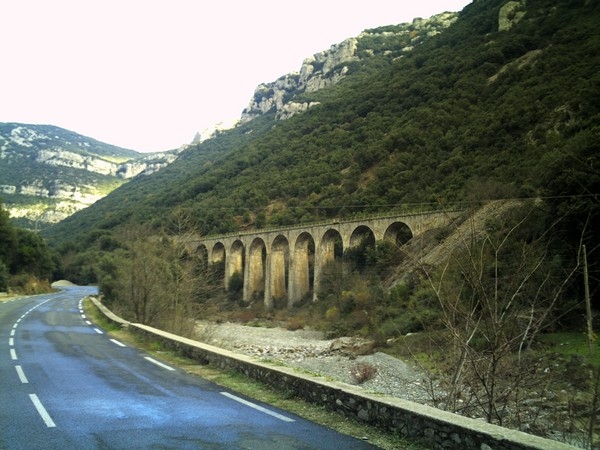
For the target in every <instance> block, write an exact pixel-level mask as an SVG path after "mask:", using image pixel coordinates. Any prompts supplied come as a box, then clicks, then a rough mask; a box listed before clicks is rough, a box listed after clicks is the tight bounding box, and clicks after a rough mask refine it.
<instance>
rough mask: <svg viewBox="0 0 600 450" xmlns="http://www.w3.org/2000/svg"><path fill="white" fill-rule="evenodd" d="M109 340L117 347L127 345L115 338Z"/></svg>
mask: <svg viewBox="0 0 600 450" xmlns="http://www.w3.org/2000/svg"><path fill="white" fill-rule="evenodd" d="M111 342H114V343H115V344H117V345H118V346H119V347H127V346H126V345H125V344H123V343H122V342H119V341H117V340H116V339H111Z"/></svg>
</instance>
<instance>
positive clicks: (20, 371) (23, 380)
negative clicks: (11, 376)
mask: <svg viewBox="0 0 600 450" xmlns="http://www.w3.org/2000/svg"><path fill="white" fill-rule="evenodd" d="M15 369H16V371H17V375H19V380H21V383H23V384H27V383H29V380H28V379H27V377H26V376H25V372H23V369H22V368H21V366H15Z"/></svg>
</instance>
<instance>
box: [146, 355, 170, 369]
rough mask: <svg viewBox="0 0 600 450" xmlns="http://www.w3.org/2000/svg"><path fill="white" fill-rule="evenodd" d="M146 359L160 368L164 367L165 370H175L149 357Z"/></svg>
mask: <svg viewBox="0 0 600 450" xmlns="http://www.w3.org/2000/svg"><path fill="white" fill-rule="evenodd" d="M144 359H147V360H148V361H150V362H151V363H152V364H156V365H157V366H159V367H162V368H163V369H167V370H175V369H173V368H172V367H169V366H167V365H166V364H163V363H161V362H160V361H157V360H155V359H154V358H150V357H149V356H144Z"/></svg>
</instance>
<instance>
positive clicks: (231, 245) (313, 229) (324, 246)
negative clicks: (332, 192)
mask: <svg viewBox="0 0 600 450" xmlns="http://www.w3.org/2000/svg"><path fill="white" fill-rule="evenodd" d="M459 214H460V212H456V211H454V212H427V213H415V214H403V215H388V216H380V217H376V218H368V219H355V220H344V221H341V220H339V221H338V220H332V221H330V222H329V223H315V224H302V225H298V226H291V227H285V228H270V229H259V230H253V231H245V232H237V233H230V234H227V235H224V236H207V237H206V238H202V239H199V240H195V241H193V242H190V243H188V245H189V246H191V247H192V248H190V250H193V251H198V252H201V253H202V254H203V255H205V258H206V261H207V262H209V263H212V264H219V263H220V264H224V270H225V273H224V283H225V289H226V290H229V285H230V284H229V283H230V280H231V277H232V276H233V275H234V274H235V273H238V274H239V275H240V276H243V280H244V287H243V300H244V301H245V302H250V301H252V300H254V299H256V298H257V297H259V296H261V293H262V294H264V303H265V306H266V307H267V308H271V307H272V306H273V302H274V300H281V299H287V305H288V306H291V305H293V304H294V303H296V302H298V301H299V300H301V299H302V298H304V297H305V296H308V295H311V291H312V298H313V300H316V299H317V294H318V292H319V287H320V283H321V277H322V274H323V269H324V267H325V266H326V265H327V264H328V263H329V262H331V261H333V260H334V259H335V257H336V249H337V252H338V254H339V252H340V247H341V252H342V254H343V252H345V251H346V250H347V249H350V248H352V247H356V246H357V245H359V244H360V243H361V242H362V241H363V239H365V238H366V239H369V240H370V241H371V242H372V243H373V245H375V243H376V242H379V241H383V240H389V241H392V242H394V243H396V244H397V245H403V244H405V243H406V242H408V241H409V240H410V239H412V238H413V237H414V236H418V235H420V234H422V233H423V232H425V231H427V230H430V229H434V228H438V227H441V226H444V225H448V224H449V223H451V222H452V221H453V220H454V219H455V218H456V217H457V216H458V215H459Z"/></svg>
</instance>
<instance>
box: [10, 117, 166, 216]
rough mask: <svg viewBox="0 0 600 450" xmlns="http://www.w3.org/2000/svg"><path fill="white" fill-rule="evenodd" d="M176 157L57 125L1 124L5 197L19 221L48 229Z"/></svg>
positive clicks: (11, 211) (12, 213) (158, 168)
mask: <svg viewBox="0 0 600 450" xmlns="http://www.w3.org/2000/svg"><path fill="white" fill-rule="evenodd" d="M176 157H177V155H176V153H175V152H162V153H153V154H142V153H138V152H136V151H134V150H130V149H124V148H121V147H117V146H114V145H111V144H106V143H104V142H100V141H97V140H95V139H93V138H90V137H87V136H83V135H81V134H78V133H75V132H73V131H70V130H66V129H64V128H60V127H57V126H53V125H35V124H22V123H17V122H6V123H0V161H2V166H1V167H0V195H1V196H2V198H3V200H4V202H5V203H6V209H7V210H8V212H9V214H10V216H11V218H12V219H13V221H14V222H16V223H17V224H18V225H21V226H23V227H25V228H32V227H34V228H38V227H40V226H42V227H43V226H44V225H47V224H51V223H56V222H58V221H60V220H62V219H64V218H65V217H67V216H69V215H71V214H73V213H74V212H76V211H78V210H81V209H83V208H85V207H87V206H89V205H91V204H93V203H95V202H96V201H97V200H99V199H100V198H102V197H104V196H105V195H106V194H108V193H109V192H111V191H112V190H113V189H115V188H116V187H118V186H119V185H121V184H123V183H124V182H126V181H127V180H128V179H131V178H133V177H135V176H137V175H139V174H149V173H152V172H155V171H157V170H160V169H161V168H163V167H164V166H165V165H167V164H169V163H171V162H173V161H174V160H175V159H176Z"/></svg>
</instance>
